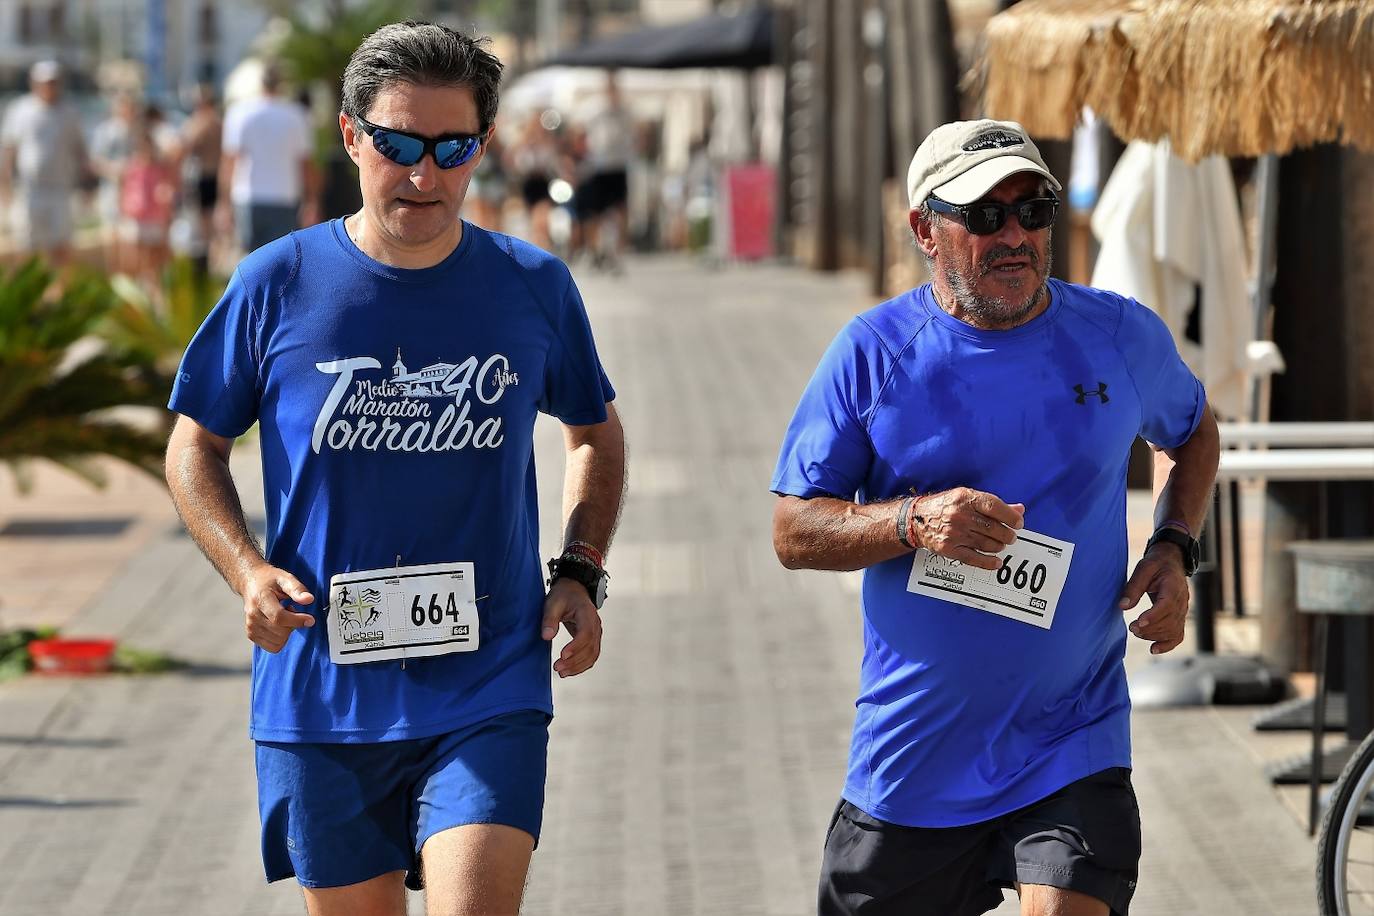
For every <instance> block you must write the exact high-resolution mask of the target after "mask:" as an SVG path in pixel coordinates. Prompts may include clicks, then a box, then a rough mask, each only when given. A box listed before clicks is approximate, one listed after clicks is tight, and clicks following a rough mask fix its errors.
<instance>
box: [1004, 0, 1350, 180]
mask: <svg viewBox="0 0 1374 916" xmlns="http://www.w3.org/2000/svg"><path fill="white" fill-rule="evenodd" d="M981 68H982V73H981V74H980V75H981V78H982V80H983V84H984V108H985V110H986V112H987V114H988V116H989V117H995V118H1005V119H1010V120H1015V121H1020V122H1021V123H1022V124H1023V125H1024V126H1025V127H1026V128H1027V130H1029V131H1030V132H1031V133H1032V134H1034V135H1037V136H1042V137H1058V138H1067V137H1068V136H1070V134H1071V133H1072V131H1073V126H1074V123H1075V121H1077V119H1078V115H1079V111H1080V110H1081V109H1082V108H1083V107H1084V106H1087V107H1089V108H1092V109H1093V111H1095V112H1096V113H1097V114H1098V115H1099V116H1100V117H1102V118H1104V119H1105V120H1106V121H1107V123H1108V124H1110V125H1111V127H1112V129H1113V130H1114V131H1116V133H1117V135H1118V136H1120V137H1122V138H1123V139H1126V140H1160V139H1164V138H1168V139H1169V141H1170V142H1171V143H1172V145H1173V149H1174V152H1175V153H1177V154H1178V155H1180V156H1182V157H1183V158H1185V159H1188V160H1197V159H1200V158H1201V157H1203V156H1207V155H1211V154H1214V153H1220V154H1223V155H1229V156H1257V155H1260V154H1263V153H1286V152H1288V151H1289V150H1291V149H1294V148H1295V147H1300V146H1307V145H1310V144H1313V143H1319V142H1326V141H1338V142H1343V143H1348V144H1350V145H1353V146H1356V147H1359V148H1361V149H1364V150H1374V0H1024V2H1022V3H1019V4H1017V5H1016V6H1014V7H1012V8H1011V9H1010V10H1008V11H1006V12H1004V13H1000V14H998V15H997V16H994V17H993V18H992V19H991V20H990V21H989V22H988V29H987V47H986V50H985V52H984V59H983V61H982V64H981Z"/></svg>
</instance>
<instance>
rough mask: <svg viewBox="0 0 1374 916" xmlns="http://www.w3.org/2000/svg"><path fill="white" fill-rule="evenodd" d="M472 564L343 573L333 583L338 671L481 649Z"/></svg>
mask: <svg viewBox="0 0 1374 916" xmlns="http://www.w3.org/2000/svg"><path fill="white" fill-rule="evenodd" d="M472 577H473V568H472V564H471V563H429V564H425V565H422V566H397V567H394V568H390V569H362V570H356V571H354V572H349V573H339V574H338V575H337V576H334V577H333V578H331V579H330V580H329V608H328V614H327V615H326V620H327V621H328V626H329V657H330V659H331V660H333V662H334V663H335V664H336V665H355V664H358V663H359V662H375V661H382V660H385V659H392V658H423V657H425V656H430V655H447V654H448V653H450V652H473V651H475V650H476V649H477V646H478V641H477V630H478V627H477V623H478V620H477V592H476V587H475V586H474V585H473V580H472Z"/></svg>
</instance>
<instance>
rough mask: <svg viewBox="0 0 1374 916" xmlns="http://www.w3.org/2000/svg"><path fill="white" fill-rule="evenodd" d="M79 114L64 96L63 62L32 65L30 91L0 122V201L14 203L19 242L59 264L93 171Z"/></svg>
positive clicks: (65, 256)
mask: <svg viewBox="0 0 1374 916" xmlns="http://www.w3.org/2000/svg"><path fill="white" fill-rule="evenodd" d="M90 174H91V173H90V164H89V162H88V160H87V154H86V140H85V137H84V136H83V135H82V133H81V118H80V116H79V115H78V114H77V112H76V109H75V108H74V107H72V106H71V105H70V104H68V103H67V102H66V101H65V100H64V99H63V98H62V67H61V66H60V65H59V64H58V63H57V61H54V60H43V61H39V62H38V63H36V64H34V65H33V67H32V68H30V70H29V92H28V94H26V95H23V96H21V97H20V98H18V99H17V100H15V102H14V103H13V104H12V105H10V107H9V109H8V110H7V111H6V112H5V118H4V121H3V123H0V202H8V203H9V204H10V205H11V211H10V216H11V226H12V229H13V233H14V240H15V243H16V245H17V247H18V248H19V249H20V250H23V251H31V252H36V253H39V254H43V255H46V256H47V257H48V258H49V259H51V260H52V261H53V262H54V263H55V264H59V265H60V264H63V263H65V262H66V261H67V260H68V258H69V257H70V256H71V240H72V212H71V199H72V195H73V194H74V193H76V191H77V190H78V189H79V188H80V187H81V185H82V183H83V182H84V181H85V180H86V178H87V176H88V175H90Z"/></svg>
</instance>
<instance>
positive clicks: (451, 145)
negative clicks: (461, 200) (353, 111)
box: [353, 115, 482, 169]
mask: <svg viewBox="0 0 1374 916" xmlns="http://www.w3.org/2000/svg"><path fill="white" fill-rule="evenodd" d="M353 120H355V121H357V122H358V126H360V127H361V128H362V129H363V133H365V134H367V135H368V136H369V137H371V138H372V145H373V147H375V148H376V150H377V152H379V153H381V154H382V155H383V156H385V157H386V158H388V159H390V160H391V161H392V162H394V163H396V164H397V165H414V164H415V163H417V162H419V161H420V160H421V159H423V158H424V155H425V153H429V154H430V155H431V156H433V157H434V162H435V164H437V165H438V166H439V168H441V169H456V168H457V167H458V166H460V165H462V164H463V163H464V162H467V161H468V160H469V159H471V158H472V157H473V155H474V154H475V153H476V152H477V150H478V149H480V148H481V146H482V135H481V134H446V135H444V136H442V137H422V136H420V135H419V134H412V133H408V132H406V131H404V130H396V129H395V128H391V127H382V126H381V125H378V124H373V123H372V122H371V121H368V120H366V119H364V118H360V117H358V116H357V115H354V116H353Z"/></svg>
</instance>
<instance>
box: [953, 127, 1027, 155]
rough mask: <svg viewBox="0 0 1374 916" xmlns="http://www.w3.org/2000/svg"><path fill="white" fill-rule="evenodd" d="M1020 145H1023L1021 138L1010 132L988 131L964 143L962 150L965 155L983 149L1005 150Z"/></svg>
mask: <svg viewBox="0 0 1374 916" xmlns="http://www.w3.org/2000/svg"><path fill="white" fill-rule="evenodd" d="M1021 145H1023V141H1022V140H1021V138H1020V137H1018V136H1017V135H1016V134H1013V133H1011V132H1010V131H1006V130H990V131H988V132H987V133H983V134H979V135H978V136H976V137H974V138H973V139H972V140H970V141H969V142H967V143H965V144H964V145H963V147H962V149H963V151H964V152H966V153H977V152H981V151H982V150H985V149H1006V148H1007V147H1012V146H1021Z"/></svg>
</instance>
